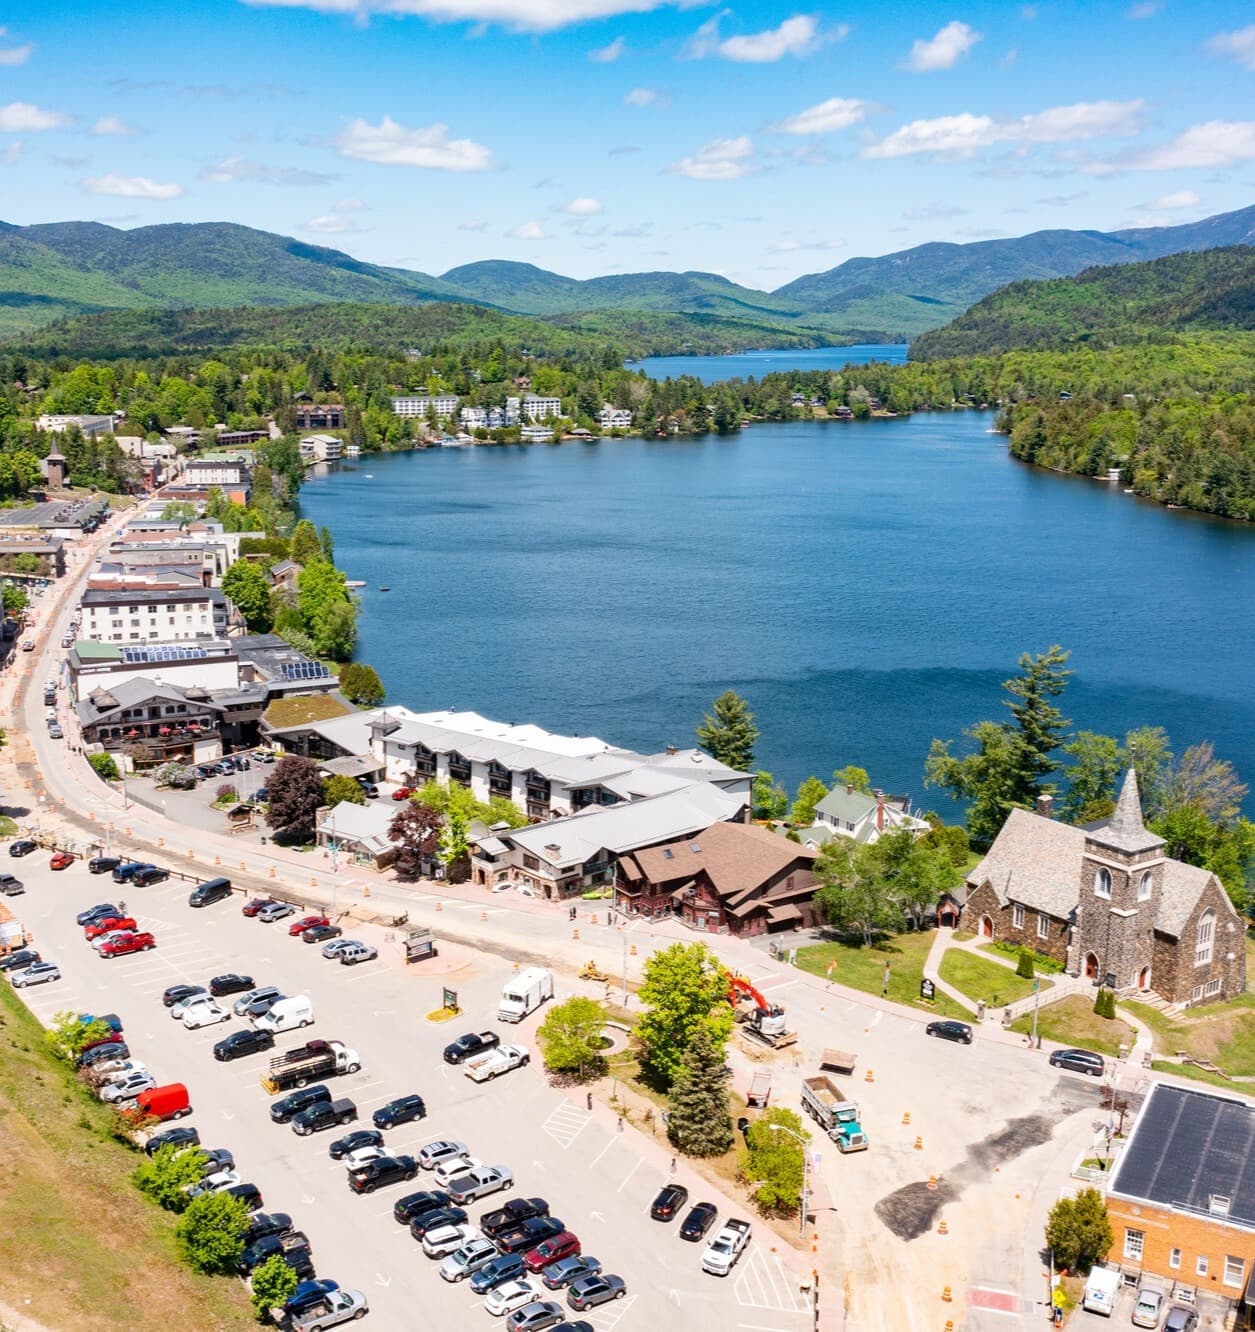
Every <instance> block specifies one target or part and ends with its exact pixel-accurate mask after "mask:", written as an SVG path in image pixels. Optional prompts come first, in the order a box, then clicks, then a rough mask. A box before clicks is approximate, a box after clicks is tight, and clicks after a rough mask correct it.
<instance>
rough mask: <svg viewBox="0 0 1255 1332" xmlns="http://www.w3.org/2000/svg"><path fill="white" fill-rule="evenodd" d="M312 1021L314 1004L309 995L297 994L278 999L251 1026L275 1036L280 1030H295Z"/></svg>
mask: <svg viewBox="0 0 1255 1332" xmlns="http://www.w3.org/2000/svg"><path fill="white" fill-rule="evenodd" d="M313 1021H314V1005H313V1004H312V1003H310V1001H309V996H308V995H304V994H298V995H296V997H295V998H292V999H280V1000H279V1001H278V1002H277V1003H276V1004H275V1005H274V1006H273V1007H272V1008H271V1009H269V1011H267V1012H265V1013H263V1014H262V1015H261V1017H259V1018H258V1019H257V1020H256V1021H255V1022H254V1023H253V1026H254V1027H256V1028H257V1030H258V1031H268V1032H269V1033H270V1034H271V1035H272V1036H277V1035H278V1034H279V1033H280V1032H281V1031H295V1030H296V1029H297V1028H298V1027H308V1026H310V1025H311V1024H312V1023H313Z"/></svg>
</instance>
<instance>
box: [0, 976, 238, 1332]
mask: <svg viewBox="0 0 1255 1332" xmlns="http://www.w3.org/2000/svg"><path fill="white" fill-rule="evenodd" d="M0 1123H3V1125H4V1141H5V1151H4V1157H3V1162H2V1163H0V1172H2V1176H3V1187H0V1299H2V1300H4V1301H5V1302H6V1303H8V1304H10V1305H12V1306H14V1307H16V1308H18V1309H22V1310H23V1311H24V1312H26V1313H29V1314H30V1316H31V1317H32V1318H34V1319H37V1320H38V1321H39V1322H40V1323H41V1324H43V1325H44V1326H45V1327H49V1328H75V1329H83V1332H107V1330H109V1329H114V1328H119V1327H126V1328H130V1329H133V1332H168V1329H169V1328H172V1327H174V1328H179V1327H196V1328H203V1329H205V1330H206V1332H209V1330H210V1329H213V1330H214V1332H220V1330H221V1332H230V1330H233V1329H237V1328H240V1329H243V1328H248V1327H255V1326H256V1324H255V1323H254V1322H253V1319H252V1317H251V1315H250V1314H249V1311H248V1301H247V1297H246V1295H245V1293H244V1288H243V1287H242V1286H241V1285H240V1283H239V1282H238V1281H233V1280H223V1279H217V1280H216V1279H214V1278H210V1277H201V1276H197V1275H196V1274H195V1273H193V1272H192V1271H191V1270H190V1269H189V1268H186V1267H183V1266H182V1265H181V1264H180V1263H179V1262H178V1260H177V1259H176V1257H175V1251H174V1238H173V1237H174V1224H175V1218H174V1216H173V1215H172V1214H170V1213H169V1212H162V1211H160V1210H159V1209H158V1208H156V1207H155V1206H153V1204H151V1203H149V1202H148V1201H147V1200H146V1199H145V1198H144V1197H143V1196H142V1195H141V1194H140V1193H139V1192H137V1190H136V1189H135V1188H134V1186H133V1185H132V1184H131V1182H130V1174H131V1171H132V1170H133V1169H134V1168H135V1166H136V1164H137V1163H138V1161H139V1160H140V1159H141V1157H140V1155H139V1154H138V1153H137V1152H136V1151H134V1150H133V1149H132V1148H129V1147H126V1146H124V1145H123V1144H122V1143H120V1142H118V1141H117V1140H115V1139H114V1138H112V1137H111V1136H110V1132H109V1129H110V1123H111V1118H110V1114H109V1112H108V1111H107V1110H106V1109H105V1107H104V1106H103V1105H101V1104H100V1103H99V1102H98V1101H97V1100H96V1099H95V1097H93V1096H92V1095H90V1093H89V1092H88V1091H87V1090H86V1089H85V1088H84V1087H82V1086H81V1085H80V1084H79V1082H78V1080H77V1079H76V1078H75V1077H74V1074H73V1073H72V1072H71V1070H70V1069H69V1068H68V1067H67V1066H66V1065H64V1064H62V1063H60V1062H59V1061H58V1060H56V1059H54V1058H53V1056H52V1054H51V1052H50V1051H49V1050H48V1048H47V1045H46V1042H45V1040H44V1035H43V1028H42V1027H41V1026H40V1025H39V1023H38V1022H36V1020H35V1018H34V1017H33V1016H32V1015H31V1014H30V1013H29V1012H28V1011H27V1009H26V1008H25V1007H24V1006H23V1005H22V1003H21V1001H20V1000H19V999H18V997H17V996H16V995H15V994H14V993H13V991H12V990H11V989H10V987H9V986H8V985H0ZM28 1299H29V1303H28V1302H27V1301H28Z"/></svg>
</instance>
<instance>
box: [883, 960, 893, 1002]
mask: <svg viewBox="0 0 1255 1332" xmlns="http://www.w3.org/2000/svg"><path fill="white" fill-rule="evenodd" d="M892 976H893V973H892V971H890V969H889V968H888V967H886V968H885V971H884V975H883V976H881V978H880V997H881V998H882V999H887V998H888V997H889V981H890V979H891V978H892Z"/></svg>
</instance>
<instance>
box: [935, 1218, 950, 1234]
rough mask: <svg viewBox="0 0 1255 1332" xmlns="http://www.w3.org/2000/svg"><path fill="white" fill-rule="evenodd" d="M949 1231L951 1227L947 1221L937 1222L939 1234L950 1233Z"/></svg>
mask: <svg viewBox="0 0 1255 1332" xmlns="http://www.w3.org/2000/svg"><path fill="white" fill-rule="evenodd" d="M949 1233H950V1227H949V1226H948V1225H946V1223H945V1222H944V1221H939V1222H938V1223H937V1234H938V1235H948V1234H949Z"/></svg>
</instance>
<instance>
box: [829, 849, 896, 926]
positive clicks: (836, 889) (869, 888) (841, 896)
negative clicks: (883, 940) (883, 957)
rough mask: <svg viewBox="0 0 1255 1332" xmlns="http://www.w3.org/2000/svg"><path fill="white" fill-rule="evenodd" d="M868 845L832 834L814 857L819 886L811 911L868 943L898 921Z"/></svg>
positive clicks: (894, 904)
mask: <svg viewBox="0 0 1255 1332" xmlns="http://www.w3.org/2000/svg"><path fill="white" fill-rule="evenodd" d="M871 851H872V848H871V847H869V846H860V845H856V844H855V843H854V842H851V841H850V840H849V838H846V837H834V838H833V839H832V840H831V841H830V842H829V843H828V844H827V845H826V846H825V847H824V848H823V849H822V850H821V851H820V853H819V855H818V856H817V857H816V859H815V865H814V872H815V877H816V878H817V879H818V880H819V882H820V886H819V888H818V890H817V891H816V893H815V897H814V899H813V900H814V904H815V910H816V912H818V914H819V916H820V917H821V918H822V919H823V920H824V921H825V922H826V923H827V924H829V925H831V926H832V927H833V928H834V929H835V930H837V931H838V932H839V933H841V934H847V935H860V936H861V937H862V940H863V943H864V944H867V945H871V944H872V943H873V942H874V941H875V940H876V938H877V936H879V935H881V934H884V933H886V932H887V931H889V930H893V929H896V928H897V927H898V926H899V925H901V923H902V915H903V913H902V911H901V909H900V908H899V907H898V905H897V903H895V902H894V901H892V900H891V899H890V898H889V897H888V895H887V894H886V893H885V891H884V889H883V886H882V885H881V883H880V880H879V877H878V875H877V872H876V865H875V862H874V861H873V859H872V857H871Z"/></svg>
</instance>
